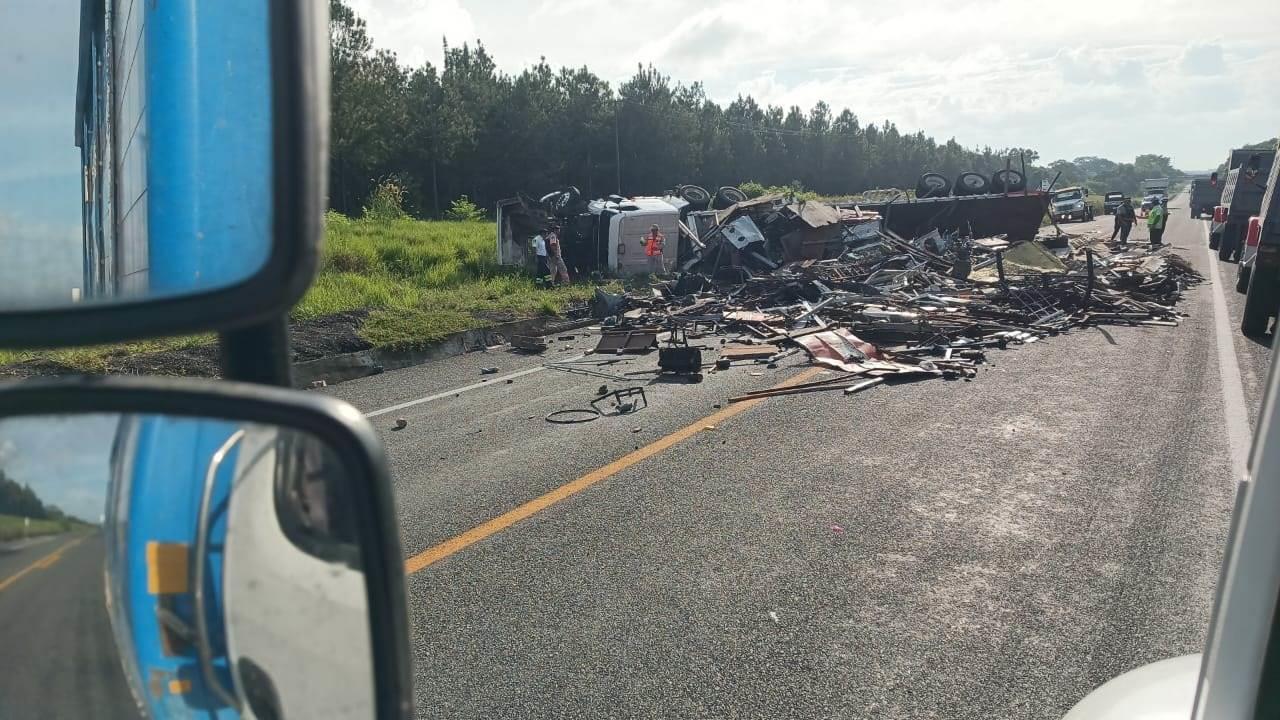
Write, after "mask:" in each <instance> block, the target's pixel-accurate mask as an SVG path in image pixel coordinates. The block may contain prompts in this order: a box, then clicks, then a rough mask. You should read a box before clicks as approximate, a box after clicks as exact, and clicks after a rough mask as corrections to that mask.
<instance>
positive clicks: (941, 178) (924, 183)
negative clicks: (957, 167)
mask: <svg viewBox="0 0 1280 720" xmlns="http://www.w3.org/2000/svg"><path fill="white" fill-rule="evenodd" d="M950 192H951V181H950V180H948V179H947V178H946V176H945V175H939V174H938V173H935V172H928V173H925V174H923V175H921V176H920V179H919V180H916V197H918V198H930V197H946V196H947V194H948V193H950Z"/></svg>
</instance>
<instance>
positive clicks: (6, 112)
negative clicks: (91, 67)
mask: <svg viewBox="0 0 1280 720" xmlns="http://www.w3.org/2000/svg"><path fill="white" fill-rule="evenodd" d="M79 8H80V3H79V0H3V2H0V303H4V304H9V303H10V302H13V301H14V300H15V299H16V298H22V297H29V296H31V295H32V294H34V293H38V292H50V293H55V294H56V296H57V297H69V292H70V288H72V287H78V286H79V285H80V284H81V276H82V265H81V261H80V258H81V252H82V251H81V240H80V238H81V235H80V155H79V151H78V150H77V149H76V147H75V133H74V127H75V122H74V117H75V89H76V65H77V58H78V44H77V43H78V38H79V34H80V9H79Z"/></svg>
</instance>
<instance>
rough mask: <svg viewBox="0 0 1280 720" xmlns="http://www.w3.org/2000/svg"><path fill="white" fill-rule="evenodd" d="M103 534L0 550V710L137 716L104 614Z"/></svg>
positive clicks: (5, 714) (1, 714) (1, 713)
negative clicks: (1, 669)
mask: <svg viewBox="0 0 1280 720" xmlns="http://www.w3.org/2000/svg"><path fill="white" fill-rule="evenodd" d="M102 553H103V544H102V535H101V534H99V533H97V532H94V533H92V534H71V535H57V536H52V537H48V538H41V539H39V540H38V541H37V542H34V543H31V544H29V545H25V546H23V547H21V548H13V547H11V546H10V547H6V548H5V549H4V550H0V667H3V671H0V718H6V720H7V719H8V718H15V719H17V718H51V719H56V718H67V719H68V720H70V719H73V718H74V719H77V720H78V719H79V718H87V717H92V718H107V719H109V720H115V719H116V718H121V719H125V718H129V719H132V718H137V717H139V713H138V711H137V707H136V705H134V702H133V698H132V697H131V696H130V693H129V690H128V687H127V685H126V683H125V678H124V673H123V671H122V670H121V668H120V660H119V656H118V655H117V654H116V646H115V639H114V638H113V637H112V634H111V626H110V623H109V621H108V618H107V610H106V598H105V597H104V593H103V580H102Z"/></svg>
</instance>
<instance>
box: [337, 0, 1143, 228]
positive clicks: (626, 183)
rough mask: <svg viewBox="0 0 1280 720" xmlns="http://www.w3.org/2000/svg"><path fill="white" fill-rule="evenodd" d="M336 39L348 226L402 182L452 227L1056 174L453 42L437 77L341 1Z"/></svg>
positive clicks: (845, 118)
mask: <svg viewBox="0 0 1280 720" xmlns="http://www.w3.org/2000/svg"><path fill="white" fill-rule="evenodd" d="M329 29H330V39H331V47H332V71H333V77H332V116H331V122H332V128H331V152H332V157H331V162H330V183H329V193H330V205H331V206H332V207H333V208H334V209H336V210H338V211H340V212H343V213H345V214H348V215H358V214H360V213H361V211H362V208H363V207H364V206H365V204H366V203H367V202H368V198H369V196H370V194H371V192H372V190H373V189H374V188H375V187H376V186H377V184H378V183H379V182H380V181H382V180H383V179H386V178H390V177H394V178H395V180H396V184H397V186H399V187H401V188H403V189H404V191H405V198H404V199H405V204H406V206H407V207H408V209H409V210H410V211H411V212H413V213H414V214H416V215H419V216H422V217H437V218H438V217H441V216H442V215H443V214H444V213H445V212H446V211H447V210H448V208H449V207H450V205H451V203H452V202H453V201H455V200H457V199H458V198H460V197H462V196H466V197H468V198H469V199H470V200H471V201H473V202H475V203H476V204H477V205H479V206H480V207H481V208H485V209H488V208H492V207H493V204H494V202H495V201H496V200H498V199H501V198H505V197H510V196H512V195H514V194H515V193H516V192H517V191H524V192H527V193H530V194H539V193H543V192H547V191H550V190H552V189H555V188H558V187H563V186H565V185H574V186H576V187H578V188H580V189H581V190H582V192H583V193H584V194H585V195H586V196H588V197H598V196H601V195H606V194H610V193H614V192H619V193H621V194H624V195H641V194H657V193H662V192H663V191H665V190H668V189H671V188H673V187H674V186H675V185H677V184H682V183H693V184H698V185H702V186H704V187H708V188H715V187H717V186H720V185H727V184H739V183H742V182H746V181H754V182H757V183H760V184H762V185H766V186H791V187H795V186H803V187H805V188H808V189H809V190H813V191H816V192H818V193H819V194H823V195H846V194H853V193H857V192H862V191H865V190H868V189H872V188H890V187H894V188H903V189H910V188H914V186H915V183H916V180H917V178H918V177H919V175H920V174H921V173H922V172H926V171H929V172H938V173H942V174H943V175H946V176H947V177H949V178H953V179H954V178H955V177H956V176H957V175H959V174H960V173H961V172H964V171H968V170H974V171H978V172H982V173H983V174H987V175H989V174H990V173H991V172H993V171H994V170H997V169H1001V168H1003V167H1005V163H1006V158H1008V157H1010V156H1014V160H1013V166H1014V167H1015V168H1018V169H1020V167H1021V165H1022V163H1023V162H1024V161H1025V162H1026V163H1027V164H1028V165H1029V166H1030V167H1031V169H1032V172H1029V173H1028V175H1030V176H1031V177H1029V180H1030V181H1031V182H1032V183H1033V184H1035V183H1038V182H1039V179H1040V178H1041V177H1042V176H1045V175H1048V176H1050V177H1051V176H1052V174H1053V173H1052V172H1050V171H1049V170H1048V169H1047V168H1041V167H1036V166H1035V165H1034V163H1035V162H1036V161H1037V160H1038V159H1039V154H1038V153H1036V152H1035V151H1034V150H1031V149H1028V148H998V149H993V148H991V147H982V148H970V147H965V146H963V145H961V144H960V143H958V142H957V141H956V140H955V139H954V138H952V139H949V140H947V141H945V142H940V141H937V140H935V139H934V138H932V137H929V136H927V135H925V134H924V133H923V132H914V133H912V132H903V131H901V130H899V129H898V127H897V126H896V125H894V124H893V123H892V122H889V121H884V122H880V123H875V122H871V123H865V124H864V123H863V122H862V121H861V120H860V119H859V118H858V116H857V115H855V114H854V112H853V111H852V110H850V109H848V108H845V109H842V110H840V111H838V112H837V111H836V110H835V109H834V108H832V107H831V106H830V105H828V104H827V103H825V102H818V103H817V104H816V105H814V106H813V107H812V108H810V109H808V110H804V109H802V108H800V107H798V106H792V107H789V108H784V107H779V106H775V105H762V104H760V103H759V102H757V101H756V100H755V99H753V98H752V97H750V96H745V95H740V96H739V97H738V98H736V99H735V100H734V101H733V102H731V103H728V104H727V105H725V106H721V105H720V104H718V103H716V102H713V101H712V100H710V99H709V98H708V97H707V95H706V91H705V89H704V88H703V86H702V85H701V84H700V83H696V82H695V83H691V84H684V83H681V82H676V81H673V80H672V79H671V78H670V77H668V76H666V75H663V74H662V73H660V72H659V71H658V70H656V69H655V68H653V67H651V66H649V67H643V66H642V67H639V68H638V69H637V70H636V73H635V75H633V76H632V77H631V78H629V79H628V80H626V81H625V82H623V83H621V84H620V85H618V86H617V87H616V88H615V87H613V86H611V85H610V83H608V82H606V81H604V80H602V79H601V78H600V77H599V76H597V75H596V74H594V73H593V72H591V71H590V70H589V69H588V68H586V67H580V68H568V67H561V68H558V69H557V68H552V67H551V66H550V65H548V64H547V63H546V61H545V60H543V61H540V62H538V63H537V64H535V65H533V66H532V67H528V68H525V69H524V70H523V71H521V72H520V73H519V74H515V75H512V74H509V73H505V72H502V71H500V70H499V69H498V68H497V65H496V64H495V62H494V58H493V57H492V56H491V55H490V54H489V52H488V50H486V49H485V47H484V46H483V45H482V44H480V43H476V44H475V45H474V46H471V45H468V44H464V45H462V46H461V47H451V46H449V45H448V44H447V43H446V44H445V47H444V59H443V63H442V64H441V65H440V66H439V67H437V66H436V65H435V64H433V63H430V62H428V63H424V64H423V65H422V66H421V67H416V68H410V67H405V66H403V65H401V64H400V62H399V60H398V59H397V57H396V55H395V54H394V53H392V52H390V51H388V50H386V49H381V48H376V47H374V45H373V41H372V39H371V38H370V36H369V34H368V30H367V27H366V25H365V23H364V21H363V20H362V19H361V18H360V17H359V16H358V15H357V14H356V13H355V12H353V11H352V10H351V8H350V7H348V6H347V5H346V4H345V3H344V2H343V0H330V28H329ZM1158 157H1159V156H1139V158H1138V159H1137V160H1136V161H1135V163H1131V164H1130V163H1120V164H1116V163H1113V165H1117V167H1120V168H1128V169H1125V170H1116V171H1114V172H1113V173H1112V174H1111V175H1107V174H1106V173H1101V174H1099V175H1098V176H1097V177H1092V176H1088V175H1087V174H1083V175H1078V176H1077V175H1076V174H1072V175H1070V176H1069V177H1068V173H1066V172H1064V173H1063V175H1064V179H1067V180H1068V181H1069V182H1075V181H1077V179H1078V178H1079V182H1098V183H1107V182H1112V181H1114V182H1117V183H1120V182H1123V183H1126V184H1127V183H1129V182H1130V181H1131V180H1132V178H1134V177H1136V178H1138V179H1139V180H1140V179H1141V177H1140V176H1142V173H1143V172H1146V170H1147V168H1149V167H1152V166H1153V162H1151V161H1148V160H1144V158H1158ZM1080 160H1083V158H1081V159H1077V161H1076V163H1079V161H1080ZM1164 161H1165V163H1166V164H1167V162H1168V158H1164ZM1106 162H1110V161H1106ZM1069 164H1071V163H1069ZM1139 168H1142V169H1139ZM1166 174H1167V173H1166ZM1147 176H1148V177H1150V176H1151V175H1147ZM1059 184H1061V182H1060V183H1059ZM1133 187H1134V188H1135V189H1136V181H1133ZM1122 189H1126V190H1128V189H1130V188H1128V187H1125V188H1122Z"/></svg>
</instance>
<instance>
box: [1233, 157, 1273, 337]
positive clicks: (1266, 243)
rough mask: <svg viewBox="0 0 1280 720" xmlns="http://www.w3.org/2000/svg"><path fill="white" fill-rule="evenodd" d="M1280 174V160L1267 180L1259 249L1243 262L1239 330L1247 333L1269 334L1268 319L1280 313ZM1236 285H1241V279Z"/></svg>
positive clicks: (1258, 242) (1258, 226)
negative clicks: (1279, 185)
mask: <svg viewBox="0 0 1280 720" xmlns="http://www.w3.org/2000/svg"><path fill="white" fill-rule="evenodd" d="M1273 154H1274V153H1273ZM1233 172H1235V171H1233ZM1278 176H1280V163H1276V162H1273V163H1272V164H1271V172H1270V175H1269V176H1268V178H1267V180H1266V183H1267V189H1266V192H1265V194H1264V195H1263V198H1262V201H1261V203H1260V204H1261V205H1262V210H1261V214H1260V216H1259V217H1258V223H1257V230H1256V232H1257V235H1258V237H1257V240H1256V243H1257V245H1256V247H1257V249H1256V251H1255V252H1254V253H1252V254H1251V256H1250V257H1249V264H1248V265H1247V266H1246V265H1245V264H1244V263H1241V264H1240V266H1241V268H1240V272H1241V273H1243V276H1244V285H1245V298H1244V312H1243V313H1242V314H1243V317H1242V318H1241V320H1240V330H1241V332H1243V333H1244V334H1245V335H1262V334H1264V333H1266V332H1267V323H1268V321H1269V320H1270V319H1271V318H1272V317H1274V316H1276V315H1277V314H1278V313H1280V193H1278V192H1276V185H1277V184H1278V183H1280V177H1278ZM1224 194H1225V191H1224ZM1249 240H1250V241H1252V240H1253V238H1252V237H1250V238H1249ZM1236 287H1237V289H1239V287H1240V282H1239V280H1238V279H1237V284H1236Z"/></svg>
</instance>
